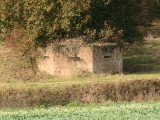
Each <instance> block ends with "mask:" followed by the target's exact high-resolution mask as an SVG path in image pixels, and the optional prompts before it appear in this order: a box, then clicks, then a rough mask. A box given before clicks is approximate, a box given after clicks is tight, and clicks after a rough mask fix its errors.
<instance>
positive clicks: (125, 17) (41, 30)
mask: <svg viewBox="0 0 160 120" xmlns="http://www.w3.org/2000/svg"><path fill="white" fill-rule="evenodd" d="M141 10H142V9H141V5H139V3H138V2H136V1H135V0H128V1H126V0H105V1H102V0H99V1H97V0H74V1H73V0H67V1H66V0H41V1H39V0H11V1H10V0H3V1H1V6H0V13H1V16H0V18H1V19H0V28H1V33H2V35H1V36H4V34H6V33H7V32H10V30H11V29H12V28H13V23H14V22H17V23H18V24H19V25H20V26H21V27H23V29H24V30H25V31H27V32H28V33H29V37H30V39H32V40H33V41H34V42H35V44H36V45H46V44H47V43H48V42H53V40H54V41H56V40H60V39H64V38H71V37H76V36H86V37H87V38H88V39H87V40H88V41H86V42H94V41H95V40H98V39H100V38H105V39H106V40H107V39H111V37H113V36H114V35H116V34H118V33H119V31H121V33H122V34H121V36H123V39H125V40H126V41H128V42H133V41H135V40H138V38H139V39H141V37H139V36H140V33H139V28H138V26H141V24H142V23H143V21H142V18H141V14H140V12H141Z"/></svg>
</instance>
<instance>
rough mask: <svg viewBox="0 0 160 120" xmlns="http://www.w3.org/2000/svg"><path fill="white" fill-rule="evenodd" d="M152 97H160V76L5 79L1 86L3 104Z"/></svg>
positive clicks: (0, 97) (154, 98) (153, 98)
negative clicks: (85, 79)
mask: <svg viewBox="0 0 160 120" xmlns="http://www.w3.org/2000/svg"><path fill="white" fill-rule="evenodd" d="M150 100H154V101H156V100H160V80H129V81H126V80H125V81H112V82H111V81H110V82H109V81H108V82H107V81H101V82H98V81H97V82H96V81H95V82H85V83H83V82H82V83H81V82H77V83H76V82H75V83H67V82H62V83H60V82H59V83H45V84H44V83H37V84H36V83H26V84H25V83H23V84H22V83H8V84H7V83H4V84H1V90H0V107H1V108H6V107H12V108H17V107H33V106H37V105H42V104H49V105H66V104H69V103H72V102H82V103H103V102H107V101H112V102H133V101H150Z"/></svg>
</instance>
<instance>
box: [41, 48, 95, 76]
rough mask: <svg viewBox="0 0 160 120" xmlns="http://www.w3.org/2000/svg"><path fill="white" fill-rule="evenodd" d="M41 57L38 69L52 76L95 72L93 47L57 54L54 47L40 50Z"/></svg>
mask: <svg viewBox="0 0 160 120" xmlns="http://www.w3.org/2000/svg"><path fill="white" fill-rule="evenodd" d="M39 52H40V53H41V57H40V58H39V59H38V68H39V70H40V71H45V72H47V73H49V74H51V75H69V74H78V73H80V72H82V71H88V72H91V73H92V72H93V57H92V56H93V50H92V48H91V47H81V48H79V49H78V50H77V51H70V52H69V51H63V52H56V51H54V50H53V48H52V46H49V47H47V48H45V49H44V48H43V49H42V48H39Z"/></svg>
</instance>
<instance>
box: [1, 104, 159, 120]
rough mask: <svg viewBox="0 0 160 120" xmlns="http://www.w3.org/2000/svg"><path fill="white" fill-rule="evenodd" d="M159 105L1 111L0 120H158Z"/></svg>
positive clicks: (108, 105) (109, 105)
mask: <svg viewBox="0 0 160 120" xmlns="http://www.w3.org/2000/svg"><path fill="white" fill-rule="evenodd" d="M159 114H160V103H159V102H155V103H152V102H151V103H126V104H106V105H105V104H104V105H87V106H82V107H68V106H65V107H46V108H43V107H42V108H41V107H38V108H30V109H19V110H17V109H13V110H1V111H0V119H1V120H53V119H54V120H159V119H160V117H159Z"/></svg>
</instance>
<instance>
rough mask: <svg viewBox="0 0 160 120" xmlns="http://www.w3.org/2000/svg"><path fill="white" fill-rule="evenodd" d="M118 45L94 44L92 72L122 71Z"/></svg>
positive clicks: (120, 53)
mask: <svg viewBox="0 0 160 120" xmlns="http://www.w3.org/2000/svg"><path fill="white" fill-rule="evenodd" d="M122 58H123V57H122V52H121V50H120V48H119V47H116V46H114V47H109V46H108V47H107V46H95V47H94V52H93V60H94V61H93V72H94V73H122V70H123V59H122Z"/></svg>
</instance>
